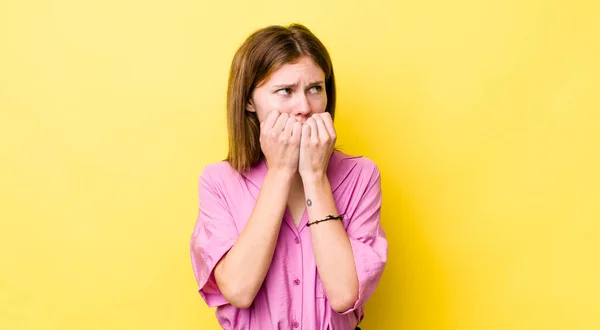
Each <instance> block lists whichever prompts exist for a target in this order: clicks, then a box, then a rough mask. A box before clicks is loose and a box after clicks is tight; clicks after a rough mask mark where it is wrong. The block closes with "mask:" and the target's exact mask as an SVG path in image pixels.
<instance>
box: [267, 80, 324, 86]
mask: <svg viewBox="0 0 600 330" xmlns="http://www.w3.org/2000/svg"><path fill="white" fill-rule="evenodd" d="M324 83H325V82H324V81H323V80H319V81H313V82H311V83H309V84H308V86H310V87H312V86H317V85H323V84H324ZM296 85H297V84H279V85H273V87H274V88H291V87H296Z"/></svg>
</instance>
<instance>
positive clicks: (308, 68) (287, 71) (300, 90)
mask: <svg viewBox="0 0 600 330" xmlns="http://www.w3.org/2000/svg"><path fill="white" fill-rule="evenodd" d="M326 107H327V94H326V93H325V73H324V72H323V70H322V69H321V68H320V67H319V66H318V65H317V64H316V63H315V62H314V61H313V60H312V59H311V58H310V57H307V56H303V57H301V58H300V59H299V60H298V61H297V62H294V63H288V64H284V65H283V66H281V67H280V68H279V69H277V70H275V71H274V72H273V73H272V74H271V75H270V76H269V77H268V78H267V80H265V81H264V82H263V83H262V84H260V86H257V87H256V88H255V89H254V92H253V93H252V96H251V98H250V101H249V102H248V104H247V105H246V110H248V111H251V112H256V114H257V116H258V120H259V121H260V122H261V123H262V122H263V121H264V120H265V118H267V115H268V114H269V113H270V112H271V111H274V110H277V111H279V112H280V113H287V114H288V115H290V117H293V118H295V119H296V121H298V122H300V123H304V122H305V121H306V120H307V119H308V118H310V116H311V115H312V114H314V113H323V112H325V108H326Z"/></svg>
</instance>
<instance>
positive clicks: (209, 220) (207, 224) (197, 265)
mask: <svg viewBox="0 0 600 330" xmlns="http://www.w3.org/2000/svg"><path fill="white" fill-rule="evenodd" d="M198 196H199V210H198V218H197V220H196V224H195V226H194V232H193V234H192V238H191V242H190V254H191V259H192V267H193V270H194V275H195V277H196V282H197V283H198V288H199V289H198V292H199V293H200V295H201V296H202V298H203V299H204V301H205V302H206V304H207V305H208V306H209V307H216V306H221V305H225V304H228V301H227V300H226V299H225V297H224V296H223V294H222V293H221V290H220V289H219V287H218V286H217V282H216V280H215V276H214V269H215V266H216V265H217V263H218V262H219V260H221V258H222V257H223V256H224V255H225V254H226V253H227V251H229V249H231V247H232V246H233V244H234V243H235V241H236V239H237V237H238V236H239V232H238V230H237V228H236V226H235V222H234V221H233V217H232V215H231V212H230V211H229V208H228V206H227V203H226V201H225V198H224V196H223V194H222V193H221V192H220V190H219V189H218V186H217V185H216V184H215V182H214V181H213V176H212V175H211V174H210V171H209V167H207V168H205V169H204V170H203V171H202V174H201V175H200V179H199V181H198Z"/></svg>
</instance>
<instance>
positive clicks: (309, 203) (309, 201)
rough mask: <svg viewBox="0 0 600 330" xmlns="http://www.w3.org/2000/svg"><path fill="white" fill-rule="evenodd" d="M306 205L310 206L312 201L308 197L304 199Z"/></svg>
mask: <svg viewBox="0 0 600 330" xmlns="http://www.w3.org/2000/svg"><path fill="white" fill-rule="evenodd" d="M306 205H308V206H309V207H310V206H312V201H311V200H310V199H307V200H306Z"/></svg>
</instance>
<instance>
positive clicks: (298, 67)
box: [266, 56, 325, 84]
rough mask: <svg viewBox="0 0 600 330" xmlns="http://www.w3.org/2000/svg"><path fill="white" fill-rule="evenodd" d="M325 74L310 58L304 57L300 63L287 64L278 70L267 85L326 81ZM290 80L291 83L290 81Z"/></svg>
mask: <svg viewBox="0 0 600 330" xmlns="http://www.w3.org/2000/svg"><path fill="white" fill-rule="evenodd" d="M324 78H325V73H324V72H323V70H322V69H321V67H319V66H318V65H317V63H315V61H313V59H312V58H310V57H308V56H302V57H301V58H300V59H299V60H298V61H296V62H293V63H286V64H284V65H282V66H281V67H279V68H278V69H277V70H275V71H273V73H271V75H270V77H269V78H268V79H267V81H266V83H267V84H270V83H280V82H282V81H283V82H288V83H293V82H297V81H310V82H312V81H317V80H324ZM288 80H289V81H288Z"/></svg>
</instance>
